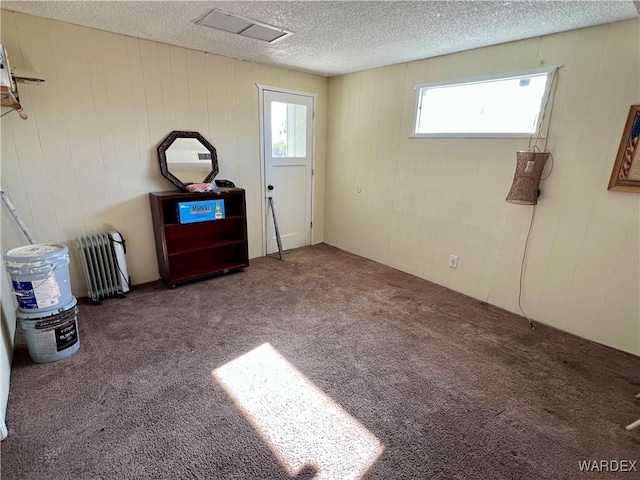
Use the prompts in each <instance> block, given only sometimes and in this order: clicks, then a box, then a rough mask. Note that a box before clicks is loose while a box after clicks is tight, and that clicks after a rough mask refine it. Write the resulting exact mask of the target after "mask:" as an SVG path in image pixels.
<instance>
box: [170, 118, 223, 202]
mask: <svg viewBox="0 0 640 480" xmlns="http://www.w3.org/2000/svg"><path fill="white" fill-rule="evenodd" d="M158 157H159V159H160V171H161V172H162V175H163V176H164V177H165V178H166V179H167V180H169V181H170V182H171V183H173V184H174V185H175V186H176V187H178V188H179V189H181V190H185V189H186V186H187V185H189V184H191V183H210V182H212V181H213V179H214V178H215V177H216V175H217V174H218V155H217V153H216V149H215V147H214V146H213V145H211V144H210V143H209V142H208V141H207V140H206V139H205V138H204V137H203V136H202V135H200V133H198V132H185V131H177V130H176V131H173V132H171V133H170V134H169V135H168V136H167V138H165V139H164V141H163V142H162V143H161V144H160V145H158Z"/></svg>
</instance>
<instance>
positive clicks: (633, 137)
mask: <svg viewBox="0 0 640 480" xmlns="http://www.w3.org/2000/svg"><path fill="white" fill-rule="evenodd" d="M639 136H640V112H636V115H635V118H634V119H633V126H632V127H631V134H630V135H629V140H627V147H626V149H625V151H624V159H623V161H622V167H621V168H620V175H619V179H620V180H624V179H626V178H628V177H629V171H630V170H631V165H632V164H633V157H634V153H636V148H637V146H638V137H639Z"/></svg>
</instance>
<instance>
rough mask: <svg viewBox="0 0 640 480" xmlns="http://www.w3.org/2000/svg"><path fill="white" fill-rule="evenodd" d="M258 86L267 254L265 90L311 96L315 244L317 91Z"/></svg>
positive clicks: (264, 236)
mask: <svg viewBox="0 0 640 480" xmlns="http://www.w3.org/2000/svg"><path fill="white" fill-rule="evenodd" d="M256 87H258V106H259V108H258V111H259V113H258V116H259V117H260V127H259V128H260V194H261V195H262V197H261V198H262V202H261V209H260V211H261V212H262V256H263V257H264V256H266V254H267V185H266V183H267V182H266V177H265V176H266V171H267V165H266V155H265V147H266V146H265V144H264V141H265V138H264V91H265V90H269V91H271V92H277V93H288V94H291V95H300V96H303V97H311V100H312V105H313V110H312V112H311V141H312V142H313V148H312V149H311V225H310V226H309V245H313V220H314V216H313V213H314V210H315V198H316V196H315V165H316V99H317V97H318V94H317V93H311V92H303V91H301V90H291V89H288V88H280V87H273V86H270V85H263V84H261V83H256Z"/></svg>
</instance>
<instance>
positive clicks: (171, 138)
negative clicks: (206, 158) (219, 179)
mask: <svg viewBox="0 0 640 480" xmlns="http://www.w3.org/2000/svg"><path fill="white" fill-rule="evenodd" d="M178 138H195V139H196V140H198V141H199V142H200V143H201V144H202V145H204V147H205V148H206V149H207V150H209V152H211V172H209V175H207V177H206V178H205V179H204V180H202V183H210V182H212V181H213V179H214V178H216V175H218V154H217V152H216V148H215V147H214V146H213V145H211V144H210V143H209V142H208V141H207V139H205V138H204V137H203V136H202V135H200V133H199V132H186V131H182V130H174V131H173V132H171V133H170V134H169V135H167V138H165V139H164V140H163V141H162V143H161V144H160V145H158V158H159V159H160V172H161V173H162V176H164V177H165V178H166V179H167V180H169V181H170V182H171V183H173V184H174V185H175V186H176V187H178V188H179V189H180V190H186V186H187V184H185V183H182V181H181V180H180V179H179V178H178V177H176V176H175V175H172V174H171V172H170V171H169V169H168V168H167V153H166V152H167V149H168V148H169V147H170V146H171V144H172V143H173V142H175V141H176V139H178Z"/></svg>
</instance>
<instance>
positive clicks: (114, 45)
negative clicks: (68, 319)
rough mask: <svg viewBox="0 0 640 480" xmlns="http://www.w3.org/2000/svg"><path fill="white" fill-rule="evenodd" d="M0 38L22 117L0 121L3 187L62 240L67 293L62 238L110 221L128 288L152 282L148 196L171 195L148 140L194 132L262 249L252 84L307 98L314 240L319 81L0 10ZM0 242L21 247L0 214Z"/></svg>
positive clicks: (318, 213)
mask: <svg viewBox="0 0 640 480" xmlns="http://www.w3.org/2000/svg"><path fill="white" fill-rule="evenodd" d="M2 43H3V45H4V46H5V47H6V48H7V51H8V52H9V56H10V57H9V58H10V61H11V65H12V67H13V68H14V70H15V72H16V73H17V74H18V75H26V76H38V77H42V78H44V79H45V80H46V84H44V85H36V86H27V85H20V86H19V91H20V99H21V101H22V102H23V104H24V108H25V110H26V112H27V113H28V114H29V119H28V120H27V121H23V120H21V119H20V118H18V116H17V115H16V114H10V115H8V116H6V117H4V118H3V119H2V163H3V170H2V186H3V188H5V190H6V191H7V192H8V193H9V195H10V196H11V198H12V200H13V202H14V204H15V206H16V207H17V209H18V210H19V212H20V213H21V214H22V216H23V217H24V220H25V223H26V224H27V226H28V227H29V229H30V230H31V231H32V233H33V234H34V236H35V237H36V239H37V240H38V241H39V242H62V243H65V244H68V246H69V247H70V250H71V253H72V264H71V275H72V284H73V291H74V293H75V294H76V295H83V296H84V295H86V289H85V287H84V279H83V278H82V275H81V274H80V269H79V262H78V261H76V260H77V258H76V254H75V251H74V250H75V246H74V245H73V242H72V241H73V240H74V239H75V238H76V236H77V235H79V234H82V233H87V232H91V231H94V230H96V231H98V230H99V231H102V230H104V229H105V228H115V229H116V230H118V231H120V232H121V233H122V234H123V235H124V237H125V239H126V241H127V245H128V250H127V252H128V254H127V260H128V263H129V272H130V274H131V277H132V280H133V282H134V283H143V282H147V281H151V280H155V279H157V278H158V269H157V261H156V253H155V244H154V239H153V232H152V225H151V214H150V210H149V200H148V197H147V194H148V192H153V191H163V190H172V189H174V188H175V187H173V186H172V185H171V184H170V183H169V182H168V181H167V180H165V179H164V178H163V177H162V176H161V175H160V169H159V166H158V157H157V152H156V147H157V145H158V144H159V143H160V142H161V141H162V140H163V139H164V137H166V135H167V134H168V133H169V132H171V131H172V130H194V131H199V132H200V133H202V134H203V135H204V136H205V138H207V139H208V140H209V141H210V142H211V143H212V144H213V145H214V146H215V147H216V149H217V152H218V159H219V164H220V173H219V175H218V177H217V178H227V179H230V180H232V181H234V182H235V183H236V185H238V186H240V187H243V188H245V189H246V191H247V210H248V211H247V216H248V233H249V254H250V256H251V257H256V256H260V255H262V254H263V240H262V210H261V209H262V204H263V199H262V194H261V176H260V175H261V173H260V162H261V160H260V150H259V110H258V88H257V87H256V84H264V85H270V86H276V87H281V88H286V89H292V90H299V91H305V92H311V93H317V94H318V97H317V104H316V110H317V111H316V137H315V138H316V144H315V173H316V175H315V176H314V181H315V185H314V187H315V199H314V206H315V211H314V217H315V218H314V243H318V242H320V241H322V232H323V208H324V159H325V144H326V142H325V137H326V108H327V103H326V102H327V84H328V82H327V79H326V78H324V77H319V76H315V75H309V74H305V73H300V72H295V71H292V70H286V69H281V68H275V67H267V66H263V65H258V64H254V63H249V62H244V61H240V60H234V59H230V58H226V57H221V56H217V55H210V54H205V53H203V52H198V51H195V50H189V49H185V48H179V47H173V46H168V45H164V44H160V43H156V42H152V41H146V40H141V39H138V38H133V37H127V36H124V35H118V34H113V33H107V32H103V31H99V30H95V29H91V28H85V27H80V26H75V25H71V24H68V23H63V22H58V21H54V20H47V19H44V18H39V17H33V16H29V15H23V14H18V13H14V12H8V11H2ZM2 226H3V229H2V235H3V246H4V247H5V249H9V248H11V247H13V246H16V245H19V244H21V243H23V242H24V240H23V239H22V238H21V236H20V234H19V232H18V230H17V228H16V227H15V225H13V224H12V223H11V222H9V221H5V217H3V224H2Z"/></svg>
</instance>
